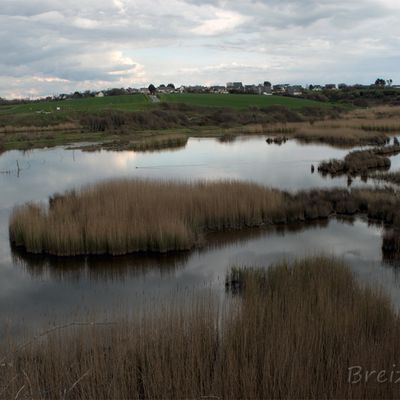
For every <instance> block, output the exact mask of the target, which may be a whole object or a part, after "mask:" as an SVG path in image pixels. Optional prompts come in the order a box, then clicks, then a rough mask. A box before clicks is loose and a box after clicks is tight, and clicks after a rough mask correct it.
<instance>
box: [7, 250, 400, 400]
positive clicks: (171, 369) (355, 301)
mask: <svg viewBox="0 0 400 400" xmlns="http://www.w3.org/2000/svg"><path fill="white" fill-rule="evenodd" d="M227 288H228V291H229V292H233V293H234V294H236V295H235V296H233V297H234V298H233V299H232V300H231V301H232V302H233V304H232V303H231V304H230V307H228V306H227V307H220V305H219V303H218V302H217V301H215V300H213V299H210V298H209V296H206V295H205V296H202V297H200V298H199V297H196V298H194V296H193V297H189V299H187V300H186V302H185V304H184V305H182V304H181V303H178V302H171V303H168V304H164V305H163V307H162V309H161V310H157V311H158V312H157V311H155V312H153V313H152V312H147V313H145V314H144V315H141V314H138V315H134V316H133V317H130V318H129V319H127V320H125V321H113V323H111V324H87V325H84V324H83V325H80V326H79V325H78V326H73V325H72V326H69V325H66V326H65V327H60V328H59V329H57V328H54V327H52V329H51V330H49V331H48V332H47V334H43V335H42V337H41V338H40V340H28V341H27V342H26V343H25V344H24V345H22V346H21V345H19V346H18V345H16V344H13V341H4V342H3V343H2V344H1V350H2V354H4V355H5V357H3V358H2V359H1V361H0V362H1V371H2V372H1V374H0V388H1V390H2V391H1V396H2V397H4V398H7V399H16V398H38V399H39V398H40V399H53V398H58V397H60V398H63V399H72V398H73V399H110V398H112V399H132V398H135V399H139V398H140V399H165V398H168V399H183V398H191V399H194V398H198V399H201V398H204V399H205V398H212V399H217V398H218V399H223V398H225V399H241V398H251V399H271V398H288V399H303V398H304V399H311V398H348V399H352V398H354V399H366V398H371V399H372V398H399V397H400V386H399V385H398V384H395V383H394V381H393V379H392V381H390V379H389V378H390V374H391V371H396V370H397V369H398V367H397V365H398V359H399V356H400V341H399V335H400V320H399V316H398V315H397V313H396V312H395V311H394V310H393V308H392V305H391V304H390V301H389V300H388V298H387V297H386V296H384V295H383V294H382V293H381V292H378V290H376V289H375V288H368V287H365V286H364V285H360V284H358V283H357V281H356V280H355V278H354V277H353V275H352V273H351V272H350V271H349V269H348V267H347V266H346V265H344V264H343V263H342V262H340V261H337V260H335V259H331V258H322V257H316V258H312V259H306V260H299V261H296V262H294V263H292V264H287V263H281V264H279V265H275V266H272V267H270V268H269V269H266V270H265V269H259V268H246V269H242V268H240V269H237V268H235V269H233V270H232V272H231V273H230V274H229V275H228V277H227ZM228 301H229V300H228ZM66 349H67V351H66ZM355 366H360V367H361V368H362V374H363V375H362V377H363V379H362V380H361V382H359V383H349V381H350V382H357V381H358V378H359V376H358V375H357V374H356V375H354V372H353V373H352V371H353V370H351V369H350V368H352V367H355ZM381 370H384V371H386V378H388V379H386V380H385V381H384V383H379V382H378V381H377V379H378V378H377V373H375V374H372V375H370V376H369V377H368V379H365V373H366V372H367V371H381ZM359 373H361V371H359ZM397 378H398V375H397V374H396V375H395V379H397Z"/></svg>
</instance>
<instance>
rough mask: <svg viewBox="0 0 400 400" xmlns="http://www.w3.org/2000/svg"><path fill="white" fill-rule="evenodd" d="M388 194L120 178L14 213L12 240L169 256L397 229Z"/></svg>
mask: <svg viewBox="0 0 400 400" xmlns="http://www.w3.org/2000/svg"><path fill="white" fill-rule="evenodd" d="M399 210H400V198H399V197H398V196H397V195H396V193H395V192H394V191H393V190H391V189H389V188H385V189H374V190H372V189H365V190H361V189H354V190H351V191H348V190H344V189H333V190H311V191H304V192H298V193H295V194H292V193H287V192H282V191H279V190H275V189H271V188H267V187H263V186H259V185H256V184H253V183H243V182H238V181H216V182H207V181H203V182H201V181H200V182H196V183H183V182H181V183H179V182H175V181H157V180H156V181H150V180H136V179H133V180H132V179H131V180H129V179H125V180H124V179H122V180H115V181H106V182H102V183H99V184H96V185H90V186H88V187H84V188H81V189H79V190H76V191H70V192H66V193H64V194H56V195H54V196H53V197H51V198H50V199H49V205H46V204H43V203H28V204H25V205H22V206H17V207H15V208H14V210H13V212H12V213H11V216H10V222H9V235H10V241H11V243H12V245H13V246H15V247H17V248H22V249H25V250H26V251H27V252H28V253H35V254H49V255H55V256H78V255H103V254H108V255H123V254H129V253H138V252H157V253H163V252H170V251H171V252H172V251H184V250H190V249H192V248H193V247H195V246H198V247H200V246H203V245H204V244H206V242H207V236H208V235H207V234H208V233H211V232H224V231H231V230H232V231H233V230H240V229H243V228H254V227H260V226H265V225H285V224H291V223H302V222H305V221H315V220H318V219H327V218H329V217H330V216H331V215H355V214H359V213H366V214H367V216H368V217H369V218H370V219H374V220H378V221H380V222H385V223H387V224H392V225H393V226H395V227H400V211H399Z"/></svg>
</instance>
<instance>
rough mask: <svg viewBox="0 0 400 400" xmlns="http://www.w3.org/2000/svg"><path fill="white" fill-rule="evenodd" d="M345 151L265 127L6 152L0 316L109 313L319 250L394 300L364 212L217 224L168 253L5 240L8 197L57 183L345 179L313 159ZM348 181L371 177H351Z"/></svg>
mask: <svg viewBox="0 0 400 400" xmlns="http://www.w3.org/2000/svg"><path fill="white" fill-rule="evenodd" d="M347 153H348V150H346V149H335V148H332V147H329V146H324V145H301V144H299V143H297V142H295V141H289V142H287V143H286V144H284V145H281V146H279V145H267V144H266V142H265V138H263V137H252V138H249V137H246V138H239V139H238V140H236V141H234V142H230V143H220V142H218V141H217V140H215V139H189V141H188V143H187V145H186V146H185V147H183V148H180V149H175V150H164V151H159V152H146V153H135V152H132V151H123V152H107V151H100V152H85V151H82V150H70V149H68V148H63V147H59V148H52V149H40V150H32V151H26V152H21V151H9V152H6V153H3V154H2V155H1V156H0V171H1V174H0V324H3V325H2V326H3V327H6V328H7V329H9V330H12V331H15V332H17V331H20V330H30V329H37V328H39V329H40V328H42V327H44V326H48V324H57V323H64V322H68V321H71V320H74V321H75V320H77V319H78V320H81V319H82V318H89V317H88V316H90V318H94V317H93V316H96V318H101V319H102V320H104V319H112V318H115V316H116V313H118V312H126V311H128V312H129V311H130V310H135V309H140V308H141V307H142V306H144V305H145V304H149V303H154V304H158V303H159V302H163V301H165V299H167V298H171V297H173V298H174V299H180V298H181V299H184V298H185V296H187V294H188V292H191V293H193V292H196V291H200V292H201V291H204V290H207V291H212V292H213V293H216V294H217V295H220V296H223V295H224V280H225V275H226V272H227V271H228V270H229V268H230V267H231V266H232V265H262V266H267V265H269V264H271V263H274V262H278V261H280V260H283V259H293V258H295V257H298V256H306V255H315V254H321V253H324V254H328V255H331V254H332V255H336V256H339V257H341V258H343V259H344V260H346V261H348V262H349V263H350V265H351V266H352V268H353V270H354V271H355V273H356V275H357V276H358V277H359V279H360V280H361V281H363V282H367V283H372V284H374V285H381V286H383V287H384V289H385V290H386V291H387V292H388V293H389V295H390V296H391V297H392V299H393V302H394V303H395V305H396V306H400V279H399V276H398V270H397V267H396V262H394V261H393V260H387V259H386V258H385V257H384V256H383V255H382V252H381V241H382V238H381V236H382V232H383V228H382V227H381V226H377V225H370V224H368V222H367V221H365V220H363V219H360V218H356V219H353V220H350V219H346V220H336V219H332V220H329V221H325V222H322V223H316V224H307V225H298V226H290V227H286V228H284V229H283V228H279V229H276V228H274V229H272V228H271V229H254V230H248V231H242V232H237V233H227V234H218V235H213V237H212V238H210V241H209V243H210V245H209V246H207V247H205V248H203V249H198V250H194V251H191V252H185V253H180V254H168V255H147V256H145V255H130V256H124V257H117V258H104V257H103V258H74V259H57V258H50V257H43V256H28V255H27V254H24V253H22V252H17V251H14V250H12V249H11V247H10V243H9V238H8V219H9V215H10V212H11V210H12V208H13V206H15V205H16V204H20V203H24V202H27V201H46V200H47V198H48V196H50V195H52V194H53V193H55V192H62V191H64V190H66V189H71V188H74V187H79V186H82V185H86V184H89V183H95V182H97V181H99V180H104V179H110V178H116V177H140V178H149V179H179V180H195V179H210V180H215V179H240V180H249V181H252V182H257V183H260V184H264V185H270V186H273V187H276V188H280V189H285V190H290V191H296V190H300V189H309V188H314V187H345V186H347V184H348V182H347V178H345V177H343V178H335V179H331V178H324V177H322V176H320V175H319V174H318V173H317V172H315V173H311V165H312V164H313V165H315V166H317V165H318V162H319V161H321V160H324V159H329V158H342V157H344V156H345V155H346V154H347ZM17 162H18V166H17ZM392 167H393V168H394V169H397V168H398V167H400V158H398V157H393V159H392ZM352 184H353V185H368V184H369V183H365V182H362V181H359V180H355V181H354V182H353V183H352ZM0 329H2V328H0Z"/></svg>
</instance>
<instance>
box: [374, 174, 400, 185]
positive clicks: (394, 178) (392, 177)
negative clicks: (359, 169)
mask: <svg viewBox="0 0 400 400" xmlns="http://www.w3.org/2000/svg"><path fill="white" fill-rule="evenodd" d="M368 177H369V178H372V179H376V180H378V181H385V182H390V183H395V184H397V185H398V184H400V171H394V172H375V173H373V174H369V175H368Z"/></svg>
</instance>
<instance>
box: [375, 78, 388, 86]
mask: <svg viewBox="0 0 400 400" xmlns="http://www.w3.org/2000/svg"><path fill="white" fill-rule="evenodd" d="M385 85H386V81H385V80H384V79H382V78H378V79H377V80H376V81H375V86H380V87H384V86H385Z"/></svg>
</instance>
